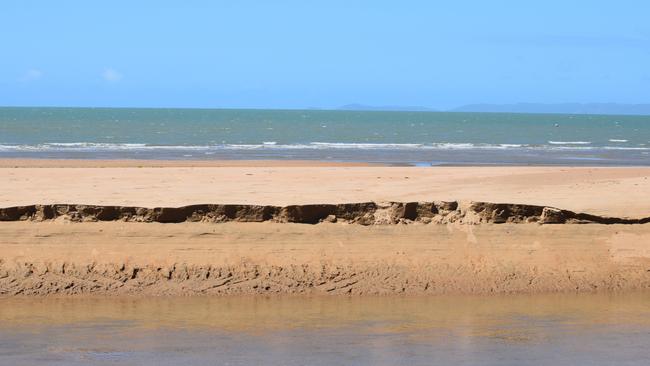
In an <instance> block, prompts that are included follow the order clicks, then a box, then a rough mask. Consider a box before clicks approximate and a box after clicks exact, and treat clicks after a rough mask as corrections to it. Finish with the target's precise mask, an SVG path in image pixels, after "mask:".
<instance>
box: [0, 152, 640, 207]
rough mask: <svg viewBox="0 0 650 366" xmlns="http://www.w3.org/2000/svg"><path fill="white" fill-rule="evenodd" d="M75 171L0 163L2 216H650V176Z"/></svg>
mask: <svg viewBox="0 0 650 366" xmlns="http://www.w3.org/2000/svg"><path fill="white" fill-rule="evenodd" d="M36 164H38V165H36ZM75 164H76V162H75V161H72V162H70V161H47V160H45V161H15V160H4V161H0V166H2V167H1V168H0V192H2V193H1V194H0V207H9V206H18V205H31V204H54V203H76V204H96V205H132V206H142V207H157V206H166V207H169V206H183V205H190V204H205V203H241V204H261V205H262V204H268V205H289V204H309V203H350V202H363V201H402V202H406V201H432V200H446V201H453V200H466V201H485V202H495V203H520V204H534V205H543V206H554V207H558V208H562V209H568V210H573V211H577V212H587V213H592V214H597V215H604V216H607V215H609V216H619V217H645V216H650V168H587V167H575V168H574V167H426V168H420V167H378V166H373V167H369V166H348V165H342V166H320V164H319V163H316V164H313V165H312V164H311V163H308V162H260V161H257V162H211V164H213V165H208V164H207V163H202V164H205V165H200V166H193V164H195V162H189V163H185V164H187V165H192V166H189V167H188V166H185V167H183V166H179V164H183V163H181V162H157V161H150V162H147V161H137V162H133V161H97V162H95V161H83V162H82V163H79V164H78V165H75ZM92 164H95V165H92ZM133 164H138V165H135V166H134V165H133ZM35 165H36V166H43V167H42V168H36V167H34V166H35ZM233 165H234V166H233ZM314 165H316V166H314ZM8 166H19V167H20V168H13V167H8ZM21 166H22V167H21ZM72 166H80V167H78V168H73V167H72ZM92 166H94V167H92ZM148 166H154V167H148Z"/></svg>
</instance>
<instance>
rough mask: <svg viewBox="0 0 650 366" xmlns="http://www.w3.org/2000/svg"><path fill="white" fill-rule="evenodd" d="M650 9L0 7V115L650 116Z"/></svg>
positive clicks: (630, 4)
mask: <svg viewBox="0 0 650 366" xmlns="http://www.w3.org/2000/svg"><path fill="white" fill-rule="evenodd" d="M649 14H650V1H647V0H638V1H628V0H618V1H612V0H606V1H601V0H589V1H587V0H574V1H567V0H543V1H542V0H539V1H533V0H531V1H499V0H492V1H483V0H480V1H479V0H476V1H462V0H459V1H435V0H429V1H407V0H404V1H381V0H375V1H354V0H347V1H338V0H328V1H309V0H302V1H282V0H276V1H247V0H238V1H234V0H233V1H218V0H216V1H198V0H186V1H164V0H158V1H146V0H140V1H121V0H113V1H102V2H100V1H66V0H59V1H49V0H42V1H30V0H3V1H2V3H1V4H0V47H1V48H0V50H1V54H0V105H4V106H97V107H102V106H103V107H198V108H310V107H315V108H335V107H338V106H340V105H344V104H349V103H360V104H367V105H379V106H381V105H393V106H426V107H431V108H438V109H448V108H453V107H456V106H459V105H463V104H470V103H518V102H530V103H564V102H579V103H589V102H614V103H650V66H649V65H650V22H649V21H648V17H649Z"/></svg>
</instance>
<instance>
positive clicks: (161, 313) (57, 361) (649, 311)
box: [0, 292, 650, 365]
mask: <svg viewBox="0 0 650 366" xmlns="http://www.w3.org/2000/svg"><path fill="white" fill-rule="evenodd" d="M648 345H650V293H648V292H642V293H626V294H597V295H594V294H585V295H576V294H571V295H526V296H523V295H522V296H440V297H399V296H391V297H334V296H331V297H186V298H179V297H168V298H165V297H162V298H131V297H120V298H118V297H113V298H110V297H102V298H97V297H86V298H52V297H48V298H26V297H23V298H5V299H0V364H1V365H86V364H93V365H112V364H129V365H130V364H137V365H177V364H180V363H185V364H188V365H215V364H216V365H253V364H266V365H336V364H339V365H342V364H346V365H350V364H352V365H393V364H409V365H430V364H460V365H475V364H482V365H485V364H487V365H528V364H535V365H536V364H591V365H610V364H618V365H625V364H628V365H647V364H650V347H648Z"/></svg>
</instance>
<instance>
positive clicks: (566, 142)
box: [548, 141, 591, 145]
mask: <svg viewBox="0 0 650 366" xmlns="http://www.w3.org/2000/svg"><path fill="white" fill-rule="evenodd" d="M548 143H549V144H551V145H589V144H591V141H549V142H548Z"/></svg>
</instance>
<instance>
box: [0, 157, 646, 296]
mask: <svg viewBox="0 0 650 366" xmlns="http://www.w3.org/2000/svg"><path fill="white" fill-rule="evenodd" d="M132 164H136V165H132ZM184 164H187V165H192V163H184ZM202 164H203V165H202V166H179V165H183V163H182V162H146V161H144V162H132V161H108V162H106V161H92V162H89V161H84V162H83V163H82V164H79V165H75V163H74V162H71V161H16V160H13V161H3V162H2V163H1V164H0V166H2V168H0V192H2V193H1V194H0V207H11V206H20V205H33V204H92V205H100V206H101V205H118V206H119V205H122V206H140V207H176V206H184V205H192V204H225V203H233V204H234V203H236V204H253V205H278V206H286V205H305V204H323V203H353V202H369V201H373V202H385V201H397V202H412V201H427V202H431V201H462V202H471V201H483V202H492V203H511V204H526V205H539V206H552V207H557V208H560V209H567V210H572V211H575V212H586V213H589V214H593V215H601V216H607V217H618V218H624V217H631V218H643V217H649V216H650V180H649V179H648V177H650V168H570V167H480V168H478V167H454V168H451V167H449V168H447V167H436V168H417V167H381V166H352V165H346V164H341V165H326V166H321V165H318V164H316V165H317V166H313V165H310V163H308V162H269V163H267V162H259V161H257V162H237V163H236V164H235V163H232V165H229V164H231V163H223V162H212V163H211V164H213V165H208V164H207V163H202ZM140 166H142V167H140ZM147 166H149V167H147ZM73 221H74V220H70V219H69V218H67V217H64V216H61V217H58V218H55V219H51V220H45V221H33V220H32V221H12V222H0V295H5V296H10V295H16V294H22V295H45V294H92V293H95V294H106V295H123V294H130V295H138V294H153V295H177V294H183V295H208V294H235V293H244V294H271V293H280V294H282V293H306V294H320V293H323V294H341V293H346V294H394V293H406V294H443V293H529V292H567V291H604V290H638V289H649V288H650V226H649V224H616V225H604V224H594V223H592V224H586V225H575V224H559V225H540V224H539V223H534V222H529V221H521V220H520V221H517V222H509V223H505V224H494V223H488V222H487V221H486V222H478V223H474V224H472V223H468V222H466V221H462V220H459V221H456V222H445V223H440V224H437V223H431V224H424V223H423V222H420V221H409V220H406V221H405V220H401V221H400V220H398V221H394V222H390V223H388V224H384V225H375V224H372V225H366V226H364V225H361V224H355V223H350V222H342V221H339V222H336V223H327V222H323V223H318V224H313V225H310V224H296V223H286V222H284V223H283V222H271V221H268V222H227V223H214V222H182V223H174V224H170V223H158V222H124V221H102V222H73ZM452 221H453V220H452Z"/></svg>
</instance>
